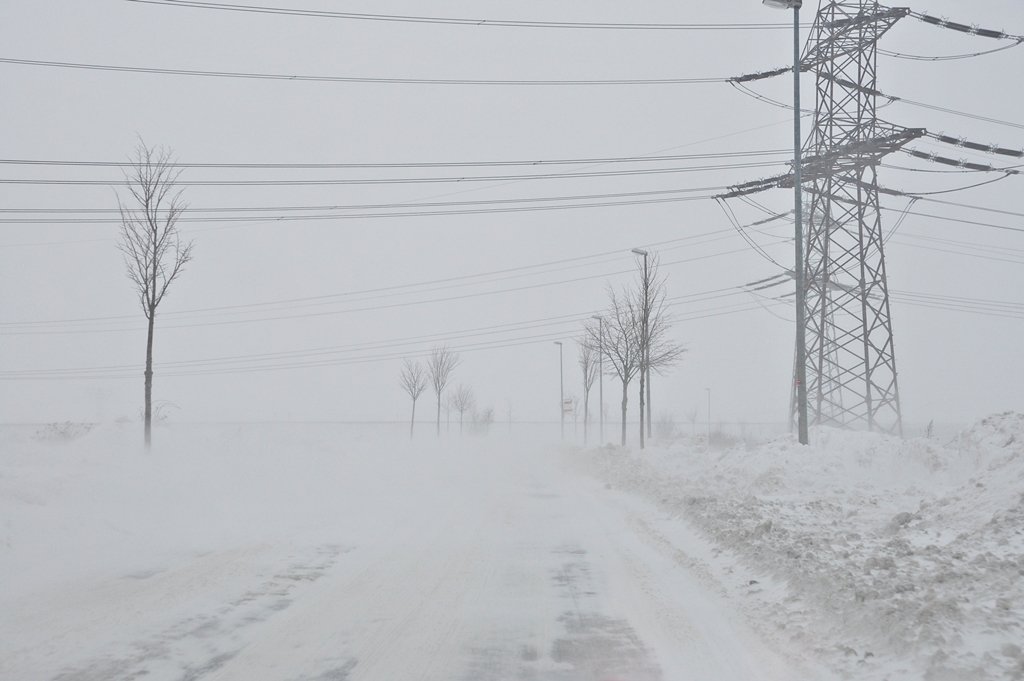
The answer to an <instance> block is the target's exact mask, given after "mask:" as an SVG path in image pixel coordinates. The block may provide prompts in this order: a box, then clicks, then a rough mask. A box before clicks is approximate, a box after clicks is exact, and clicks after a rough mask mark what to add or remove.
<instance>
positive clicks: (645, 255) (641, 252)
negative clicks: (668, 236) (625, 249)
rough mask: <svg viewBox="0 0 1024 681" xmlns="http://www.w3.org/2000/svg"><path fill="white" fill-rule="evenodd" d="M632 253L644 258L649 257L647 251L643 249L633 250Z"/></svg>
mask: <svg viewBox="0 0 1024 681" xmlns="http://www.w3.org/2000/svg"><path fill="white" fill-rule="evenodd" d="M630 252H631V253H636V254H637V255H642V256H644V257H645V258H646V257H647V251H645V250H644V249H642V248H634V249H632V250H631V251H630Z"/></svg>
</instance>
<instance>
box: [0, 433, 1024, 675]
mask: <svg viewBox="0 0 1024 681" xmlns="http://www.w3.org/2000/svg"><path fill="white" fill-rule="evenodd" d="M500 430H501V429H500V427H495V429H494V432H493V433H492V434H491V435H490V436H488V437H481V436H476V435H470V434H468V433H467V435H466V436H465V437H462V438H459V437H457V436H456V435H455V434H454V433H452V434H451V435H450V436H449V437H447V438H442V439H441V440H437V439H435V438H434V437H433V436H432V433H431V432H430V430H429V428H428V427H426V426H425V425H424V427H423V428H422V430H421V432H420V433H419V434H418V438H417V440H416V441H415V442H412V443H410V442H409V441H408V440H407V439H406V438H404V437H402V434H401V432H400V431H397V430H396V431H393V432H383V431H382V432H380V433H376V434H374V433H371V432H369V431H365V430H364V431H354V430H352V429H345V428H343V427H339V426H330V425H312V426H284V425H278V426H244V425H223V426H175V427H165V428H160V429H158V430H157V431H156V434H155V447H154V451H153V452H152V453H151V454H148V455H147V454H143V453H142V452H140V451H139V448H138V447H137V440H138V439H139V433H138V432H136V431H137V428H135V427H125V426H113V425H111V426H100V427H97V428H94V429H92V430H87V429H84V428H82V429H76V428H73V427H52V428H42V429H40V428H13V427H8V428H6V429H3V430H0V518H2V524H0V584H2V585H3V587H2V589H0V678H2V679H5V680H6V679H10V680H12V681H14V680H17V681H23V680H35V679H44V680H48V679H55V680H56V679H59V680H61V681H71V680H76V681H77V680H97V681H100V680H104V681H105V680H114V679H142V678H145V679H147V680H148V681H162V680H164V679H167V680H193V681H195V680H200V679H202V680H214V679H237V680H243V679H244V680H247V681H252V680H261V679H266V680H273V681H277V680H280V681H358V680H362V679H366V680H382V681H392V680H404V679H437V680H439V681H440V680H460V681H461V680H464V681H505V680H512V679H527V680H530V679H532V680H536V681H676V680H679V681H684V680H685V681H689V680H697V681H700V680H708V681H711V680H719V679H722V680H725V681H732V680H736V681H740V680H744V681H746V680H749V679H755V680H756V679H765V680H768V681H776V680H777V681H783V680H785V681H790V680H793V679H801V680H803V679H808V680H811V681H813V680H815V679H837V678H849V679H870V680H875V679H878V680H880V679H890V680H891V681H896V680H898V679H929V680H932V679H935V680H944V679H984V680H987V679H1004V678H1024V657H1022V653H1021V641H1024V628H1022V624H1024V580H1022V577H1024V523H1022V521H1024V496H1022V492H1024V417H1022V416H1020V415H1014V414H1007V415H1002V416H995V417H992V418H989V419H986V420H985V421H982V422H980V423H978V424H976V425H975V426H973V427H972V428H970V429H968V430H966V431H964V432H963V433H961V434H959V435H958V436H956V437H953V438H951V439H945V438H944V439H936V440H928V439H912V440H906V441H899V440H894V439H890V438H885V437H881V436H875V435H865V434H852V433H842V432H837V431H820V432H816V433H814V441H815V444H814V445H813V446H812V447H811V448H809V449H807V450H801V449H799V448H798V447H797V446H795V445H793V444H792V443H791V442H790V440H789V439H788V438H786V437H781V438H776V439H774V440H771V441H769V442H767V443H765V444H763V445H759V446H752V447H750V446H745V445H737V446H735V447H732V448H726V449H719V450H716V449H712V451H710V452H709V451H707V450H706V448H705V446H704V444H703V443H701V442H698V441H690V440H689V439H686V440H680V441H675V442H664V441H663V442H659V443H658V446H656V447H653V448H650V449H648V450H647V451H645V452H642V453H641V452H638V451H636V450H632V451H631V450H623V449H619V448H614V447H606V448H596V447H592V448H589V449H583V448H580V447H575V446H564V447H561V448H559V447H557V446H552V445H544V444H541V443H539V442H537V441H534V442H529V441H520V442H518V443H510V442H502V441H501V433H500Z"/></svg>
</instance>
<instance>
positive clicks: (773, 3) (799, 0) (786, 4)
mask: <svg viewBox="0 0 1024 681" xmlns="http://www.w3.org/2000/svg"><path fill="white" fill-rule="evenodd" d="M761 2H762V3H764V4H765V5H766V6H767V7H771V8H772V9H800V6H801V5H803V4H804V3H803V0H761Z"/></svg>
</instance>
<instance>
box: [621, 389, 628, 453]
mask: <svg viewBox="0 0 1024 681" xmlns="http://www.w3.org/2000/svg"><path fill="white" fill-rule="evenodd" d="M628 403H629V383H626V382H625V381H623V383H622V446H623V447H625V446H626V405H627V404H628Z"/></svg>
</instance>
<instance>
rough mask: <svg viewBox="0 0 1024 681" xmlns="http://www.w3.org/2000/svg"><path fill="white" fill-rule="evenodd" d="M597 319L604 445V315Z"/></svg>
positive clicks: (598, 378) (600, 415)
mask: <svg viewBox="0 0 1024 681" xmlns="http://www.w3.org/2000/svg"><path fill="white" fill-rule="evenodd" d="M591 319H596V320H597V338H598V340H597V348H598V349H597V392H598V399H599V400H600V404H599V405H598V411H599V412H600V413H599V417H600V421H601V445H602V446H603V445H604V317H602V316H600V315H594V316H592V317H591Z"/></svg>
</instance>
